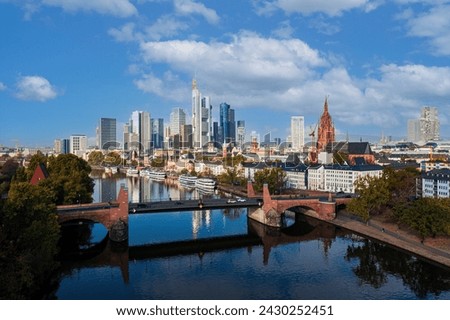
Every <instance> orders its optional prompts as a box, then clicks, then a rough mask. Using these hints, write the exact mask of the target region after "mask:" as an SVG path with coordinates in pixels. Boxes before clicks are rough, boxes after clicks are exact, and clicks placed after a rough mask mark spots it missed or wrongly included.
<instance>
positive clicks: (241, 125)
mask: <svg viewBox="0 0 450 320" xmlns="http://www.w3.org/2000/svg"><path fill="white" fill-rule="evenodd" d="M236 139H237V141H236V142H237V143H238V146H239V147H241V148H242V146H243V145H244V143H245V121H244V120H238V121H237V135H236Z"/></svg>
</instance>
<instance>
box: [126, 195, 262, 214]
mask: <svg viewBox="0 0 450 320" xmlns="http://www.w3.org/2000/svg"><path fill="white" fill-rule="evenodd" d="M262 204H263V202H262V200H261V199H244V198H240V199H226V198H225V199H201V200H199V199H196V200H171V201H157V202H140V203H130V204H129V206H128V209H129V213H130V214H141V213H155V212H164V211H187V210H209V209H225V208H245V207H260V206H261V205H262Z"/></svg>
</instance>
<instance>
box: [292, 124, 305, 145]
mask: <svg viewBox="0 0 450 320" xmlns="http://www.w3.org/2000/svg"><path fill="white" fill-rule="evenodd" d="M291 142H292V149H294V150H297V151H302V150H303V147H304V145H305V118H304V117H303V116H292V117H291Z"/></svg>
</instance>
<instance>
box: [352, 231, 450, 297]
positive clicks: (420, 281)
mask: <svg viewBox="0 0 450 320" xmlns="http://www.w3.org/2000/svg"><path fill="white" fill-rule="evenodd" d="M352 241H353V242H352V244H351V245H349V246H348V248H347V253H346V255H345V259H347V260H348V261H351V260H357V261H358V262H359V264H358V265H357V266H355V267H354V268H353V272H354V273H355V274H356V275H357V276H358V278H359V280H360V284H363V283H367V284H370V285H371V286H373V287H374V288H380V287H382V286H383V285H385V284H386V282H387V277H388V275H393V276H396V277H399V278H401V279H402V281H403V283H404V285H405V286H407V287H409V288H410V289H411V290H412V291H413V292H414V293H415V295H416V296H417V297H418V298H421V299H425V298H428V296H429V295H434V296H436V297H439V295H441V293H443V292H447V293H448V292H449V291H450V278H449V272H448V271H446V270H444V269H439V268H436V267H435V266H433V265H432V264H427V263H424V262H423V261H421V260H419V259H417V258H415V257H414V256H411V255H409V254H405V253H402V252H399V251H398V250H395V249H393V248H391V247H388V246H386V245H383V244H381V243H377V242H373V241H370V240H368V239H357V240H352Z"/></svg>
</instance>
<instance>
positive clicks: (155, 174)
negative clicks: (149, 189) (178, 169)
mask: <svg viewBox="0 0 450 320" xmlns="http://www.w3.org/2000/svg"><path fill="white" fill-rule="evenodd" d="M148 177H150V179H152V180H164V179H165V178H166V177H167V175H166V173H165V172H164V171H156V170H150V171H149V174H148Z"/></svg>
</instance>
